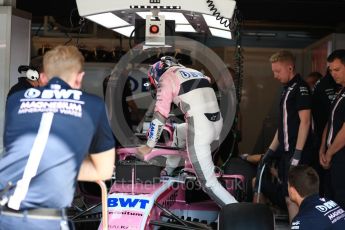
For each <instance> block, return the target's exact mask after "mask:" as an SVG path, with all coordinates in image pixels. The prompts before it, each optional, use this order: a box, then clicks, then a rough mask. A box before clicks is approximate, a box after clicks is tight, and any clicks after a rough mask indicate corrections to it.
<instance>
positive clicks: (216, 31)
mask: <svg viewBox="0 0 345 230" xmlns="http://www.w3.org/2000/svg"><path fill="white" fill-rule="evenodd" d="M209 29H210V32H211V34H212V35H213V36H215V37H220V38H226V39H232V35H231V32H230V30H220V29H216V28H209Z"/></svg>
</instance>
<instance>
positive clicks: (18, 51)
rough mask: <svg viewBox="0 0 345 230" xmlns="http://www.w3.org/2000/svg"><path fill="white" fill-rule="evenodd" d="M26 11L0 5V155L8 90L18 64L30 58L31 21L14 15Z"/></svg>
mask: <svg viewBox="0 0 345 230" xmlns="http://www.w3.org/2000/svg"><path fill="white" fill-rule="evenodd" d="M14 11H15V12H16V14H17V13H18V14H23V15H24V16H25V17H27V16H28V14H27V13H25V12H23V11H21V12H20V11H18V10H15V9H12V7H11V6H0V25H1V26H0V156H1V153H2V152H3V130H4V120H5V104H6V97H7V93H8V90H9V88H10V86H11V85H12V84H14V83H15V82H17V80H16V78H17V76H18V72H17V68H18V65H19V64H28V63H29V58H30V29H31V28H30V26H31V24H30V23H31V21H30V20H29V19H24V18H21V17H18V16H15V15H14Z"/></svg>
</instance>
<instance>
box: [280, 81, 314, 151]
mask: <svg viewBox="0 0 345 230" xmlns="http://www.w3.org/2000/svg"><path fill="white" fill-rule="evenodd" d="M304 109H311V96H310V93H309V88H308V85H307V83H305V81H303V80H302V78H301V76H300V75H296V76H295V77H294V78H292V79H291V80H290V81H289V82H288V83H287V85H285V86H284V89H283V91H282V94H281V98H280V106H279V123H278V124H279V125H278V140H279V144H280V145H279V149H280V150H281V151H285V152H291V151H294V150H295V147H296V141H297V136H298V129H299V124H300V119H299V115H298V112H299V111H300V110H304Z"/></svg>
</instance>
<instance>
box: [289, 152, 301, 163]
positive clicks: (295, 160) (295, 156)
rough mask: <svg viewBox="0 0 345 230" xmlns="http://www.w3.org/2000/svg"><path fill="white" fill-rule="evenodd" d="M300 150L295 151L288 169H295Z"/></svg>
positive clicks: (299, 158)
mask: <svg viewBox="0 0 345 230" xmlns="http://www.w3.org/2000/svg"><path fill="white" fill-rule="evenodd" d="M301 155H302V150H299V149H295V152H294V154H293V156H292V158H291V160H290V167H295V166H297V165H298V163H299V161H300V160H301Z"/></svg>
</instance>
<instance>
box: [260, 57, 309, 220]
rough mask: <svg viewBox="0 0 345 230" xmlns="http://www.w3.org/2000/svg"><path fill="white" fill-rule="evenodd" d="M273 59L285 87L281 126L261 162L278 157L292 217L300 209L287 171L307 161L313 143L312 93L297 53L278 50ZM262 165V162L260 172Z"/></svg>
mask: <svg viewBox="0 0 345 230" xmlns="http://www.w3.org/2000/svg"><path fill="white" fill-rule="evenodd" d="M270 62H271V65H272V71H273V74H274V78H276V79H277V80H278V81H280V82H281V83H282V84H283V85H284V88H283V90H282V94H281V98H280V105H279V117H278V118H279V120H278V129H277V131H276V133H275V136H274V138H273V141H272V143H271V145H270V147H269V149H268V151H267V152H266V154H265V155H264V157H263V159H262V163H261V165H262V164H265V163H267V162H268V161H269V160H270V159H272V158H273V157H278V158H279V161H278V162H279V163H278V177H279V179H280V181H281V184H282V186H283V189H282V192H281V193H279V194H277V195H278V196H281V197H280V198H279V200H285V203H286V207H287V209H288V212H289V218H290V221H291V220H292V218H293V217H294V216H295V215H296V213H297V206H296V205H295V204H294V203H293V202H291V201H290V199H289V197H288V192H287V173H288V170H289V168H290V166H291V165H297V164H299V163H302V162H304V163H307V162H308V157H309V153H308V150H309V148H311V144H312V143H311V139H310V137H311V135H310V125H311V97H310V92H309V87H308V85H307V84H306V82H305V81H303V79H302V78H301V76H300V75H299V74H296V71H295V56H294V55H293V54H292V53H291V52H289V51H284V50H283V51H280V52H277V53H275V54H273V55H272V56H271V58H270ZM309 145H310V146H309ZM302 152H303V154H302ZM300 161H301V162H300ZM261 168H262V167H261V166H260V167H259V170H258V175H259V171H260V169H261ZM257 178H259V177H258V176H257ZM256 181H257V182H256V186H255V188H254V190H255V191H257V188H258V183H259V180H256ZM256 198H257V193H255V194H254V201H255V200H256ZM268 198H270V197H268Z"/></svg>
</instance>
